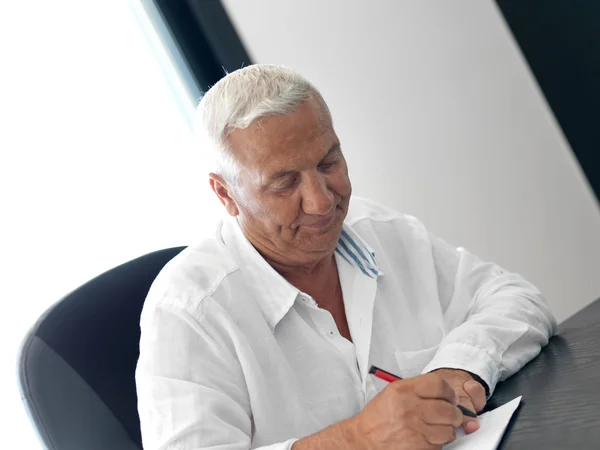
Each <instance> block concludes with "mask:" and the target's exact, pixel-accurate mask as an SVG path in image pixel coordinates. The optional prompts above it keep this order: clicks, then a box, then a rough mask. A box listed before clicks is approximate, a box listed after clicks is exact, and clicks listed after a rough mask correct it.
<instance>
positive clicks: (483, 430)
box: [444, 397, 521, 450]
mask: <svg viewBox="0 0 600 450" xmlns="http://www.w3.org/2000/svg"><path fill="white" fill-rule="evenodd" d="M520 402H521V397H517V398H515V399H514V400H511V401H510V402H508V403H506V404H505V405H502V406H500V407H498V408H496V409H494V410H493V411H490V412H486V413H484V414H482V415H480V416H479V424H480V428H479V430H477V431H476V432H474V433H471V434H465V432H464V431H463V429H462V427H461V428H459V429H457V430H456V440H455V441H454V442H452V443H450V444H448V445H444V450H496V448H497V447H498V445H499V444H500V441H501V440H502V436H503V435H504V430H506V427H507V426H508V423H509V422H510V418H511V417H512V415H513V414H514V412H515V410H516V409H517V406H519V403H520Z"/></svg>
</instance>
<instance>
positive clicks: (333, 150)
mask: <svg viewBox="0 0 600 450" xmlns="http://www.w3.org/2000/svg"><path fill="white" fill-rule="evenodd" d="M341 150H342V148H341V146H340V143H339V142H336V143H335V144H333V145H332V146H331V148H330V149H329V151H328V152H327V154H326V155H325V156H323V158H322V159H321V161H323V160H324V159H325V158H327V157H328V156H331V155H333V154H334V153H338V152H340V151H341ZM295 172H297V171H296V170H279V171H277V172H275V173H274V174H273V175H271V176H270V177H269V182H273V181H275V180H277V179H279V178H283V177H285V176H286V175H289V174H291V173H295Z"/></svg>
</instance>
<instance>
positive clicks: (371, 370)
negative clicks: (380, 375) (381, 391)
mask: <svg viewBox="0 0 600 450" xmlns="http://www.w3.org/2000/svg"><path fill="white" fill-rule="evenodd" d="M376 371H377V368H376V367H375V366H371V368H370V369H369V373H375V372H376Z"/></svg>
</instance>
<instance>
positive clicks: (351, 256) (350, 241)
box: [335, 227, 379, 278]
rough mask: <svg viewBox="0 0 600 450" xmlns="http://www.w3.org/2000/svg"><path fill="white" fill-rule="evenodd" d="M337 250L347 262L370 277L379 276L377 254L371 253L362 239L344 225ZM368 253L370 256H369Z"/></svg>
mask: <svg viewBox="0 0 600 450" xmlns="http://www.w3.org/2000/svg"><path fill="white" fill-rule="evenodd" d="M335 251H336V252H337V253H338V254H339V255H340V256H341V257H342V258H344V260H346V262H347V263H348V264H350V265H352V266H354V267H357V268H358V269H360V271H361V272H362V273H364V274H365V275H366V276H368V277H369V278H375V277H377V276H379V270H378V269H377V263H376V262H375V254H374V253H371V252H370V251H369V250H368V249H367V248H366V247H365V246H364V245H363V244H362V243H361V242H360V241H358V240H357V239H355V238H354V237H352V234H351V233H349V232H348V230H347V229H346V228H345V227H344V228H342V234H341V235H340V238H339V239H338V245H337V248H336V249H335ZM367 255H368V256H367Z"/></svg>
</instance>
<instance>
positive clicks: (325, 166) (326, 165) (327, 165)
mask: <svg viewBox="0 0 600 450" xmlns="http://www.w3.org/2000/svg"><path fill="white" fill-rule="evenodd" d="M335 163H336V161H327V162H322V163H321V164H319V170H320V171H321V172H325V173H327V172H331V170H332V169H333V168H334V167H335Z"/></svg>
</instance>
